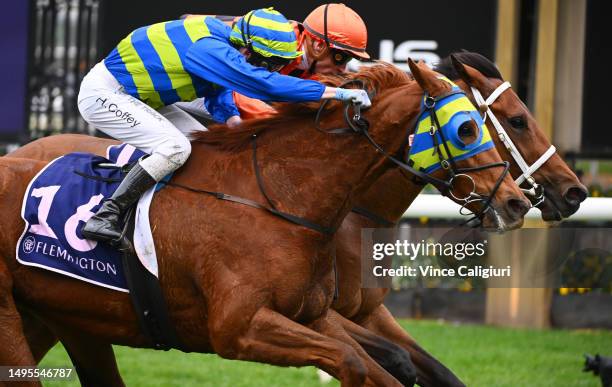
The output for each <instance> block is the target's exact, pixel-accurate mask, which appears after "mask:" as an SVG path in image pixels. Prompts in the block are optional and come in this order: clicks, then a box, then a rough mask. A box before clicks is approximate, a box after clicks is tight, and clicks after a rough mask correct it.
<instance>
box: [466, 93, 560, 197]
mask: <svg viewBox="0 0 612 387" xmlns="http://www.w3.org/2000/svg"><path fill="white" fill-rule="evenodd" d="M510 88H511V86H510V82H504V83H502V84H501V85H499V86H498V87H497V88H496V89H495V90H494V91H493V93H491V95H490V96H489V98H487V99H486V100H485V99H484V98H483V96H482V94H481V93H480V91H478V90H477V89H476V88H474V87H472V94H473V95H474V99H475V100H476V103H477V104H478V105H480V106H484V107H486V110H485V112H484V115H485V116H484V117H483V120H486V119H487V117H488V118H489V120H490V121H491V122H492V123H493V126H494V127H495V130H496V131H497V135H498V137H499V140H500V141H501V142H502V143H503V144H504V145H505V146H506V149H508V152H509V153H510V155H511V156H512V158H513V159H514V161H515V162H516V164H517V165H518V166H519V168H520V169H521V171H522V172H523V173H522V174H521V175H520V176H519V177H517V178H516V180H515V182H516V184H517V185H518V186H519V187H520V185H521V184H522V183H523V182H525V183H527V184H528V185H529V188H521V190H522V191H523V192H524V193H525V195H526V196H527V197H529V198H530V200H531V203H532V205H533V206H534V207H537V206H538V205H540V204H541V203H542V202H543V201H544V199H545V197H544V187H542V186H541V185H539V184H537V183H536V181H535V179H534V178H533V176H532V174H533V173H534V172H535V171H537V170H538V169H539V168H540V167H541V166H542V165H544V163H545V162H546V161H548V159H549V158H550V157H551V156H552V155H554V154H555V152H556V148H555V146H554V145H552V144H551V146H550V147H549V148H548V149H547V150H546V152H544V154H542V156H540V157H539V158H538V159H537V160H536V161H535V162H534V163H533V164H532V165H529V164H528V163H527V162H526V161H525V159H524V158H523V156H522V155H521V152H519V150H518V148H517V147H516V145H514V143H513V142H512V140H511V139H510V136H508V133H507V132H506V130H505V129H504V127H503V126H502V125H501V124H500V123H499V120H498V119H497V117H495V114H493V111H492V110H491V105H493V103H494V102H495V101H496V100H497V98H499V96H500V95H502V93H503V92H504V91H506V90H508V89H510Z"/></svg>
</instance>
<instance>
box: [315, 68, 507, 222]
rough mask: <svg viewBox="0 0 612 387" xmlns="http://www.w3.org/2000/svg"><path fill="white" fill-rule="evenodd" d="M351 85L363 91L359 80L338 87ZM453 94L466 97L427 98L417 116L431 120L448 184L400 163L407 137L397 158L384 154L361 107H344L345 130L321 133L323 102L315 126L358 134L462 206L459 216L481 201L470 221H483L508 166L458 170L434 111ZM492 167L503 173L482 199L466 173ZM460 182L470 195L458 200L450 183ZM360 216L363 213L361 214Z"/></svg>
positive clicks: (400, 164)
mask: <svg viewBox="0 0 612 387" xmlns="http://www.w3.org/2000/svg"><path fill="white" fill-rule="evenodd" d="M351 84H352V85H357V86H358V87H360V88H362V89H366V85H365V83H364V82H363V81H361V80H358V79H354V80H348V81H347V82H345V83H343V84H342V85H340V86H339V87H346V86H347V85H351ZM456 94H463V95H464V96H465V93H464V92H463V91H462V90H461V89H459V88H456V89H453V90H451V91H449V92H447V93H444V94H442V95H440V96H437V97H432V96H427V95H426V96H425V99H424V102H423V109H422V111H421V113H420V115H419V117H421V116H422V115H424V114H427V113H429V115H430V117H431V122H432V125H431V128H430V130H429V134H430V135H431V136H432V140H433V143H434V151H435V152H436V154H437V155H438V158H439V162H440V165H441V167H442V168H443V169H445V170H446V171H447V174H448V178H447V180H443V179H438V178H436V177H433V176H431V175H429V174H427V173H425V172H423V171H422V170H419V169H416V168H414V167H413V166H412V165H410V164H409V163H405V162H403V161H401V160H399V158H401V155H402V154H406V153H407V152H406V150H407V148H408V146H409V144H408V135H406V136H405V142H404V144H402V146H401V147H400V149H399V152H398V154H396V155H392V154H390V153H389V152H387V151H386V150H384V149H383V148H382V147H381V146H380V145H379V144H378V143H377V142H376V141H375V140H374V139H373V138H372V136H371V135H370V132H369V127H370V123H369V122H368V121H367V120H366V119H365V118H364V117H363V116H362V115H361V105H360V104H355V103H345V105H344V110H343V115H344V120H345V122H346V124H347V125H348V128H336V129H322V128H321V127H320V125H319V122H320V118H321V113H322V112H323V110H324V109H325V106H326V105H327V103H328V102H329V101H328V100H326V101H324V102H323V103H322V104H321V106H320V107H319V110H318V112H317V115H316V117H315V126H316V128H317V130H319V131H321V132H324V133H326V134H345V133H358V134H361V135H362V136H364V137H365V138H366V139H367V140H368V142H369V143H370V144H371V145H372V146H373V147H374V148H375V149H376V151H377V152H379V153H380V154H381V155H382V156H383V157H384V158H386V159H387V160H389V161H391V162H393V163H394V164H395V165H397V166H398V167H400V168H402V169H404V170H406V171H408V172H410V173H411V174H413V175H414V176H415V177H416V178H418V179H420V180H421V181H423V182H425V183H429V184H431V185H433V186H434V187H436V188H437V189H438V190H439V191H440V193H442V195H444V196H450V197H452V198H453V199H455V200H456V201H459V202H462V206H461V209H460V212H461V213H462V214H465V213H464V212H463V210H464V209H465V208H466V206H467V205H468V204H470V203H474V202H478V201H482V202H483V204H482V207H481V209H480V210H479V211H478V212H476V213H474V214H473V215H474V216H473V218H471V219H470V221H471V220H474V219H479V220H482V218H483V217H484V215H485V214H486V213H487V212H488V211H489V210H490V209H492V207H491V202H492V200H493V197H494V196H495V193H496V192H497V191H498V190H499V188H500V186H501V183H502V181H503V179H504V178H505V176H506V175H507V174H508V172H509V169H510V163H508V162H507V161H500V162H494V163H489V164H486V165H481V166H477V167H469V168H458V167H457V164H456V160H455V157H453V155H452V153H451V151H450V149H449V146H448V144H447V139H446V138H445V135H444V132H443V130H441V126H440V122H439V120H438V116H437V113H436V110H437V109H436V104H438V103H439V102H441V101H443V100H445V99H446V98H449V97H451V96H453V95H456ZM351 106H352V107H353V115H352V117H351V115H350V108H351ZM418 122H419V119H417V124H415V128H414V130H412V132H413V133H414V132H415V131H416V126H417V125H418ZM442 149H444V151H445V153H446V156H445V155H444V154H443V152H442ZM398 156H399V157H398ZM495 167H503V172H502V173H501V174H500V176H499V178H498V179H497V181H496V182H495V185H494V186H493V189H492V190H491V193H490V194H489V195H482V194H479V193H477V192H476V184H475V182H474V180H473V179H472V177H471V176H469V175H468V174H467V173H469V172H476V171H480V170H484V169H489V168H495ZM460 178H467V179H468V180H469V181H471V183H472V190H471V192H470V193H469V194H467V195H465V196H464V197H458V196H457V195H455V194H454V193H453V183H454V182H455V181H457V180H458V179H460ZM359 211H361V209H359V210H358V212H359ZM361 212H362V213H363V211H361Z"/></svg>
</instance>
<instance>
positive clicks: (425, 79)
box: [408, 58, 440, 95]
mask: <svg viewBox="0 0 612 387" xmlns="http://www.w3.org/2000/svg"><path fill="white" fill-rule="evenodd" d="M408 67H410V72H411V73H412V76H413V77H414V79H415V80H416V81H417V83H418V84H419V86H421V88H422V89H423V90H425V91H426V92H427V93H428V94H430V95H437V94H438V91H439V90H440V81H439V80H438V79H437V78H436V74H435V73H434V72H433V71H432V70H430V69H429V67H427V65H426V64H421V63H418V64H417V63H415V62H414V61H413V60H412V59H410V58H408Z"/></svg>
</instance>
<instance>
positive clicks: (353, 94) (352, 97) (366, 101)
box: [336, 88, 372, 108]
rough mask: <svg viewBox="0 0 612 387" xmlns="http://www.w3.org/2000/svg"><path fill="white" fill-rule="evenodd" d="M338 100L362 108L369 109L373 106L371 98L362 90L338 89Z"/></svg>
mask: <svg viewBox="0 0 612 387" xmlns="http://www.w3.org/2000/svg"><path fill="white" fill-rule="evenodd" d="M336 99H338V100H340V101H352V102H353V103H355V104H357V105H361V107H364V108H368V107H370V106H372V102H371V101H370V97H369V96H368V93H367V92H366V91H365V90H362V89H341V88H337V89H336Z"/></svg>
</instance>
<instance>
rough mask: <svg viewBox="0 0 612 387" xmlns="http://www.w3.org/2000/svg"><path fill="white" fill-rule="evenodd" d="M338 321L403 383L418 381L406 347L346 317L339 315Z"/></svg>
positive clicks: (407, 384) (381, 364) (369, 353)
mask: <svg viewBox="0 0 612 387" xmlns="http://www.w3.org/2000/svg"><path fill="white" fill-rule="evenodd" d="M337 321H338V323H339V324H341V325H342V327H343V328H344V330H345V331H346V332H347V333H348V334H349V335H350V336H351V337H352V338H353V339H354V340H355V341H356V342H357V343H359V345H360V346H361V347H362V348H363V349H364V350H365V351H366V352H367V353H368V355H370V356H371V357H372V358H373V359H374V360H375V361H376V363H378V364H379V365H380V366H381V367H383V368H384V369H385V370H387V372H389V373H390V374H391V375H393V376H394V377H395V378H396V379H397V380H399V381H400V382H401V383H402V384H403V385H405V386H412V385H414V384H415V383H416V379H417V371H416V368H415V366H414V364H413V363H412V360H411V359H410V354H409V353H408V352H407V351H406V350H405V349H404V348H402V347H400V346H399V345H397V344H394V343H392V342H391V341H389V340H387V339H385V338H383V337H382V336H379V335H378V334H375V333H373V332H372V331H370V330H368V329H365V328H364V327H362V326H360V325H357V324H355V323H354V322H352V321H350V320H348V319H347V318H345V317H342V316H340V315H338V316H337Z"/></svg>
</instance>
